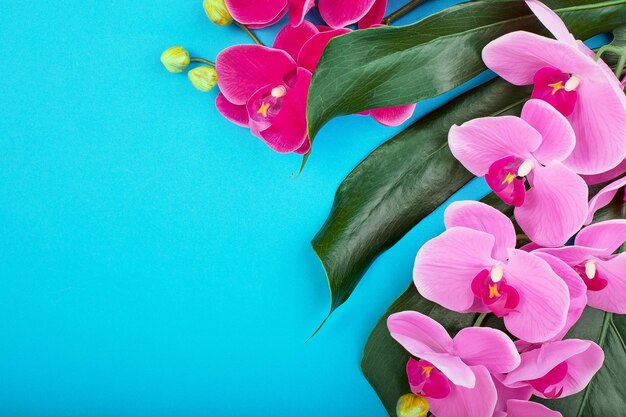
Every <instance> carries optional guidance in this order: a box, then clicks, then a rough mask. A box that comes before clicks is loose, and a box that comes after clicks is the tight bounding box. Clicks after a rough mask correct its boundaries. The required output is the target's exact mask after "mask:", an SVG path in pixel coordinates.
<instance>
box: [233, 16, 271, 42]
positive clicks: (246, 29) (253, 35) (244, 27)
mask: <svg viewBox="0 0 626 417" xmlns="http://www.w3.org/2000/svg"><path fill="white" fill-rule="evenodd" d="M235 23H236V24H237V26H239V27H240V28H241V30H243V31H244V32H246V34H247V35H248V36H250V39H252V41H253V42H254V43H256V44H257V45H262V46H264V44H263V42H261V39H259V38H257V36H256V35H255V34H254V32H252V31H251V30H250V28H249V27H248V26H246V25H243V24H241V23H239V22H235Z"/></svg>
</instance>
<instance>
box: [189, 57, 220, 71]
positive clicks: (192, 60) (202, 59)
mask: <svg viewBox="0 0 626 417" xmlns="http://www.w3.org/2000/svg"><path fill="white" fill-rule="evenodd" d="M189 62H200V63H202V64H206V65H208V66H209V67H211V68H215V62H213V61H209V60H208V59H204V58H198V57H192V58H189Z"/></svg>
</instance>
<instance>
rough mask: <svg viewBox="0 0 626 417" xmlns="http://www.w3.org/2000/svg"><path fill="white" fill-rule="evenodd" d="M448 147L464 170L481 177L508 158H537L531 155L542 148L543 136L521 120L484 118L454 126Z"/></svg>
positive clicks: (513, 118)
mask: <svg viewBox="0 0 626 417" xmlns="http://www.w3.org/2000/svg"><path fill="white" fill-rule="evenodd" d="M448 144H449V145H450V150H451V151H452V154H453V155H454V156H455V158H456V159H458V160H459V161H460V162H461V163H462V164H463V166H465V168H467V169H468V170H469V171H471V172H472V174H474V175H476V176H478V177H482V176H484V175H485V174H486V173H487V172H488V171H489V167H490V166H491V164H493V163H494V162H496V161H498V160H500V159H503V158H505V157H507V156H516V157H519V158H521V159H524V160H526V159H534V158H533V157H532V155H531V152H534V151H535V150H536V149H537V148H538V147H539V145H541V135H540V134H539V132H537V131H536V130H535V129H533V128H532V127H531V126H530V125H529V124H528V123H526V122H525V121H523V120H522V119H520V118H518V117H513V116H502V117H483V118H480V119H474V120H471V121H469V122H466V123H463V124H462V125H461V126H456V125H454V126H452V127H451V128H450V132H449V133H448Z"/></svg>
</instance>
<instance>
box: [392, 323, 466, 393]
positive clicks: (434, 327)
mask: <svg viewBox="0 0 626 417" xmlns="http://www.w3.org/2000/svg"><path fill="white" fill-rule="evenodd" d="M387 327H388V328H389V332H390V333H391V337H393V338H394V339H395V340H396V341H398V343H400V344H401V345H402V346H403V347H404V348H405V349H406V350H407V351H408V352H409V353H410V354H411V355H413V356H416V357H418V358H421V359H424V360H426V361H428V362H430V363H432V364H433V365H434V366H435V367H436V368H437V369H439V370H440V371H441V372H443V374H444V375H445V376H446V377H447V378H448V379H449V380H450V381H451V382H452V383H453V384H456V385H462V386H465V387H473V386H474V383H475V377H474V373H473V372H472V370H471V369H470V367H469V366H467V365H466V364H465V363H463V361H462V360H461V359H459V358H458V357H456V356H454V355H452V354H451V353H450V352H451V350H452V339H451V338H450V336H449V335H448V332H447V331H446V330H445V329H444V328H443V326H441V325H440V324H439V323H437V322H436V321H435V320H433V319H431V318H430V317H428V316H425V315H423V314H421V313H418V312H416V311H403V312H400V313H395V314H392V315H391V316H389V318H388V319H387Z"/></svg>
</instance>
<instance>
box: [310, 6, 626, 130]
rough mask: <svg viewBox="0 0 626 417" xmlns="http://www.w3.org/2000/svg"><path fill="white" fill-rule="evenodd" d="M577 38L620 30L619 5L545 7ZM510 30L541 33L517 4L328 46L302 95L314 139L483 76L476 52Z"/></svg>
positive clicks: (461, 9) (355, 35)
mask: <svg viewBox="0 0 626 417" xmlns="http://www.w3.org/2000/svg"><path fill="white" fill-rule="evenodd" d="M545 2H546V4H547V5H548V6H550V7H551V8H552V9H554V10H555V11H556V12H557V13H558V14H559V15H560V16H561V17H562V18H563V20H564V21H565V23H566V24H567V25H568V27H569V28H570V30H571V31H572V33H574V35H576V37H577V38H579V39H586V38H589V37H591V36H593V35H596V34H598V33H603V32H610V31H611V30H613V29H614V28H616V27H618V26H621V25H624V24H626V0H605V1H598V0H546V1H545ZM515 30H529V31H533V32H540V33H543V34H546V32H545V30H544V29H543V27H542V26H541V25H540V24H539V22H538V20H537V19H536V18H535V17H534V16H533V15H532V14H531V13H530V11H529V9H528V8H527V7H526V5H525V4H524V2H523V1H520V0H483V1H473V2H469V3H463V4H459V5H456V6H453V7H450V8H448V9H445V10H443V11H441V12H439V13H436V14H434V15H432V16H429V17H427V18H425V19H423V20H421V21H419V22H417V23H415V24H412V25H409V26H403V27H381V28H376V29H369V30H361V31H355V32H352V33H349V34H347V35H344V36H341V37H339V38H336V39H333V40H332V41H331V42H330V43H329V44H328V46H327V48H326V49H325V51H324V55H323V56H322V59H321V61H320V64H319V66H318V67H317V70H316V71H315V74H314V75H313V80H312V83H311V89H310V91H309V98H308V105H307V120H308V123H309V135H310V137H311V138H314V137H315V135H316V134H317V132H318V131H319V129H320V128H321V127H322V126H323V125H324V124H325V123H326V122H328V121H329V120H330V119H331V118H333V117H335V116H338V115H344V114H353V113H357V112H360V111H363V110H366V109H372V108H378V107H386V106H396V105H401V104H407V103H415V102H419V101H421V100H424V99H427V98H430V97H434V96H437V95H440V94H442V93H445V92H447V91H449V90H451V89H453V88H455V87H457V86H459V85H461V84H463V83H464V82H466V81H467V80H469V79H471V78H472V77H474V76H476V75H478V74H480V73H481V72H482V71H483V70H485V66H484V64H483V62H482V60H481V51H482V49H483V47H484V46H485V45H486V44H487V43H489V42H490V41H491V40H493V39H495V38H497V37H499V36H501V35H503V34H505V33H508V32H512V31H515Z"/></svg>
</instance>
